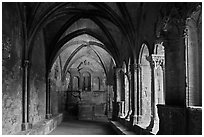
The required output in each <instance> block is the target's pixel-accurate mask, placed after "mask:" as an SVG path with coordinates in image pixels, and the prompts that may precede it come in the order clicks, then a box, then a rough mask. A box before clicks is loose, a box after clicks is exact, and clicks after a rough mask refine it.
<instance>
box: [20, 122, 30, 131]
mask: <svg viewBox="0 0 204 137" xmlns="http://www.w3.org/2000/svg"><path fill="white" fill-rule="evenodd" d="M31 128H32V124H31V123H22V124H21V130H22V131H26V130H28V129H31Z"/></svg>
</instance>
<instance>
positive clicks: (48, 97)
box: [45, 72, 52, 119]
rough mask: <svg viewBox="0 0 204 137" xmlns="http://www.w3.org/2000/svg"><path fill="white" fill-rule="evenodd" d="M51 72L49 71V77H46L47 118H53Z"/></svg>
mask: <svg viewBox="0 0 204 137" xmlns="http://www.w3.org/2000/svg"><path fill="white" fill-rule="evenodd" d="M50 74H51V73H50V72H48V74H47V78H46V115H45V118H46V119H49V118H51V116H52V114H51V101H50V86H51V85H50V78H51V76H50Z"/></svg>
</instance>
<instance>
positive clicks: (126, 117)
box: [125, 110, 132, 121]
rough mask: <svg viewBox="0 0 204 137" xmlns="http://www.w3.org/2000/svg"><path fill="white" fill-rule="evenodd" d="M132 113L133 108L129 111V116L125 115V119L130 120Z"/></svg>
mask: <svg viewBox="0 0 204 137" xmlns="http://www.w3.org/2000/svg"><path fill="white" fill-rule="evenodd" d="M131 115H132V110H130V111H128V113H127V116H125V119H126V120H128V121H130V117H131Z"/></svg>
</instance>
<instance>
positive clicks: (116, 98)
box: [112, 68, 119, 120]
mask: <svg viewBox="0 0 204 137" xmlns="http://www.w3.org/2000/svg"><path fill="white" fill-rule="evenodd" d="M117 72H118V68H114V98H113V113H112V115H113V116H112V120H117V117H118V111H119V108H118V104H117V100H118V83H119V82H118V76H117Z"/></svg>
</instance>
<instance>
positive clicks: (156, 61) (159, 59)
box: [149, 54, 164, 133]
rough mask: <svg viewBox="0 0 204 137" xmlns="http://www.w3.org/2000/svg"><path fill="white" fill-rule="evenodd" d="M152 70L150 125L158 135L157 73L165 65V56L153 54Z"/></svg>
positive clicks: (150, 59) (151, 58) (151, 59)
mask: <svg viewBox="0 0 204 137" xmlns="http://www.w3.org/2000/svg"><path fill="white" fill-rule="evenodd" d="M149 61H150V64H151V69H152V78H151V79H152V101H151V103H152V105H151V106H152V120H151V122H152V123H151V124H150V128H151V130H152V132H153V133H157V132H158V130H159V117H158V112H157V107H156V105H157V104H158V91H157V87H158V85H157V83H156V79H157V77H156V71H157V69H158V67H160V66H163V63H164V56H163V55H156V54H152V55H151V56H150V58H149Z"/></svg>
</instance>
